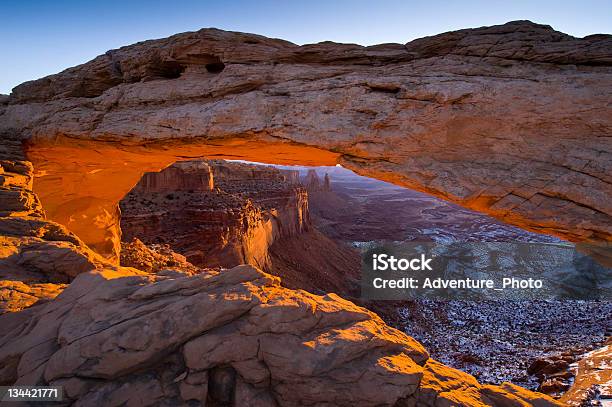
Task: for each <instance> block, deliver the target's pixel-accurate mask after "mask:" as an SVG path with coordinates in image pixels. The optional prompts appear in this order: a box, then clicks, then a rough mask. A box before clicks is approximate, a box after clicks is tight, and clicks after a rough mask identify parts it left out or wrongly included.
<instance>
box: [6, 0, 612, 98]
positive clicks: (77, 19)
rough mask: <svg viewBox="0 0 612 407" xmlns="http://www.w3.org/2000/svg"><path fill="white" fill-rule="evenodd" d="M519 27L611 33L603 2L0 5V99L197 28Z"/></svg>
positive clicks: (98, 0) (391, 35)
mask: <svg viewBox="0 0 612 407" xmlns="http://www.w3.org/2000/svg"><path fill="white" fill-rule="evenodd" d="M524 19H527V20H532V21H534V22H538V23H542V24H549V25H551V26H553V28H555V29H556V30H559V31H563V32H566V33H568V34H571V35H574V36H577V37H583V36H585V35H589V34H595V33H610V32H611V30H612V1H611V0H580V1H576V0H574V1H567V0H555V1H553V0H550V1H549V0H541V1H538V0H530V1H527V0H503V1H498V0H462V1H459V0H457V1H451V0H448V1H438V0H422V1H421V0H419V1H410V0H403V1H402V0H369V1H363V0H352V1H349V0H302V1H291V0H286V1H270V0H258V1H228V0H215V1H207V0H200V1H196V0H172V1H159V0H146V1H145V0H121V1H116V0H89V1H87V0H86V1H83V0H81V1H69V0H47V1H42V0H41V1H32V0H0V38H2V40H0V55H2V61H1V62H0V93H9V92H10V90H11V89H12V88H13V87H14V86H16V85H18V84H19V83H21V82H24V81H27V80H31V79H37V78H40V77H43V76H46V75H49V74H52V73H56V72H59V71H61V70H63V69H65V68H68V67H71V66H74V65H78V64H80V63H83V62H86V61H88V60H90V59H92V58H94V57H95V56H97V55H100V54H102V53H104V52H106V51H107V50H109V49H113V48H118V47H120V46H123V45H128V44H132V43H134V42H137V41H142V40H147V39H152V38H162V37H166V36H169V35H172V34H175V33H179V32H185V31H194V30H198V29H200V28H204V27H217V28H221V29H225V30H232V31H243V32H252V33H257V34H262V35H266V36H269V37H277V38H283V39H286V40H289V41H292V42H294V43H297V44H306V43H314V42H319V41H325V40H331V41H338V42H352V43H358V44H363V45H370V44H378V43H384V42H398V43H405V42H408V41H410V40H412V39H415V38H419V37H423V36H427V35H433V34H438V33H441V32H445V31H450V30H456V29H460V28H468V27H480V26H485V25H494V24H502V23H505V22H507V21H511V20H524Z"/></svg>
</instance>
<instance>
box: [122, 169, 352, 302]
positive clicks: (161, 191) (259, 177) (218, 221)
mask: <svg viewBox="0 0 612 407" xmlns="http://www.w3.org/2000/svg"><path fill="white" fill-rule="evenodd" d="M315 175H316V174H315ZM318 181H319V180H318V178H317V179H315V180H311V182H310V184H307V188H316V189H317V190H321V189H322V188H324V183H321V185H319V184H318V183H317V182H318ZM328 183H329V179H328ZM328 186H329V185H328ZM120 207H121V230H122V238H123V240H124V242H125V243H124V245H126V244H128V245H130V247H134V245H137V242H138V241H140V240H142V242H144V243H145V244H146V245H147V246H149V247H150V246H151V245H156V246H159V245H167V246H168V247H169V248H170V249H171V250H172V251H174V252H178V253H179V254H180V255H184V256H185V260H186V261H188V262H190V263H193V264H194V265H196V266H198V267H205V268H221V267H222V268H231V267H234V266H237V265H239V264H252V265H255V266H258V267H260V268H261V269H263V270H264V271H267V272H269V273H272V274H274V275H276V276H279V277H281V278H282V282H283V285H284V286H285V287H290V288H301V289H307V290H309V291H311V292H316V293H327V292H334V293H341V294H344V295H351V296H355V297H357V296H358V294H359V292H358V277H359V268H360V259H359V256H358V253H357V252H356V251H355V250H353V249H351V248H350V247H348V246H345V245H342V244H338V243H337V242H336V241H334V240H332V239H329V238H328V237H326V236H325V235H323V234H321V233H319V232H318V231H317V230H315V229H314V228H312V226H311V223H310V215H309V209H308V195H307V193H306V190H305V189H304V187H302V183H301V181H300V179H299V176H298V172H297V171H292V170H289V169H278V168H274V167H270V166H262V165H253V164H246V163H238V162H229V161H223V160H209V161H203V160H198V161H181V162H177V163H175V164H173V165H171V166H169V167H167V168H165V169H164V170H162V171H160V172H150V173H145V174H144V176H143V178H142V179H141V180H140V181H139V182H138V183H137V184H136V186H135V187H134V188H133V189H132V190H131V191H130V193H128V194H127V195H126V197H125V198H124V199H122V200H121V202H120ZM133 239H137V242H134V243H133V244H131V243H129V242H132V240H133ZM138 239H140V240H138ZM149 247H146V248H147V249H148V248H149ZM124 249H125V247H124ZM141 250H144V249H143V248H142V247H141ZM124 252H125V250H122V252H121V256H122V259H121V264H122V265H132V264H137V265H140V267H138V268H140V269H142V270H146V271H149V270H150V269H151V267H149V266H147V265H146V264H141V263H138V262H137V261H136V262H135V261H134V260H133V259H132V258H130V259H127V260H128V262H127V263H126V262H125V260H126V259H125V256H124ZM138 256H141V257H143V255H142V254H141V253H137V255H136V256H131V257H138ZM144 257H151V256H150V255H144ZM148 262H153V263H155V261H153V260H150V261H148ZM143 267H144V268H143Z"/></svg>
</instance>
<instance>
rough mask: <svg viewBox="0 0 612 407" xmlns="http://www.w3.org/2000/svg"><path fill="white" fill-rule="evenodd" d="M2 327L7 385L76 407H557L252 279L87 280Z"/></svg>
mask: <svg viewBox="0 0 612 407" xmlns="http://www.w3.org/2000/svg"><path fill="white" fill-rule="evenodd" d="M85 293H86V295H84V294H85ZM0 323H1V324H2V326H3V327H4V329H3V332H2V333H0V366H2V367H3V368H2V369H0V383H3V384H4V383H17V384H25V383H28V384H33V383H38V384H55V385H63V386H64V387H65V388H66V392H67V396H68V397H69V398H70V399H71V400H73V401H76V405H91V403H94V402H96V401H98V402H100V401H102V400H104V402H105V404H106V405H121V404H122V403H126V402H127V403H128V405H131V404H138V405H159V404H160V403H161V400H164V405H180V404H181V403H182V402H185V401H187V400H204V399H206V398H208V400H209V402H210V401H213V402H216V403H235V404H234V405H261V406H274V405H283V406H298V405H320V406H323V405H338V406H383V405H386V406H390V405H394V404H395V403H397V402H406V403H408V402H410V401H418V402H419V403H421V405H465V406H473V405H500V406H501V405H526V404H525V403H532V402H533V404H532V405H542V406H548V405H550V406H552V405H555V404H554V402H553V401H552V400H551V399H548V398H546V397H545V396H542V395H538V394H536V393H532V392H528V391H525V390H520V389H516V390H515V388H514V387H511V389H512V390H511V391H510V390H507V389H506V388H505V387H504V386H501V387H496V386H481V385H479V384H478V383H477V382H476V380H475V379H474V378H473V377H471V376H469V375H467V374H464V373H460V372H457V371H454V370H452V369H449V368H447V367H445V366H443V365H441V364H438V363H436V362H433V361H431V360H429V359H428V355H427V352H426V351H425V350H424V349H423V347H422V346H421V345H420V344H419V343H417V342H416V341H414V340H413V339H412V338H410V337H408V336H407V335H405V334H404V333H402V332H400V331H397V330H395V329H393V328H390V327H388V326H386V325H385V324H384V323H383V322H382V320H381V319H380V318H379V317H378V316H376V314H374V313H372V312H370V311H368V310H366V309H364V308H361V307H358V306H356V305H354V304H352V303H350V302H348V301H346V300H343V299H341V298H339V297H338V296H336V295H333V294H329V295H326V296H317V295H313V294H309V293H307V292H304V291H300V290H297V291H294V290H288V289H285V288H282V287H280V285H279V280H278V279H277V278H275V277H272V276H270V275H268V274H265V273H262V272H260V271H258V270H256V269H255V268H253V267H251V266H238V267H236V268H233V269H231V270H226V271H224V272H222V273H216V272H210V273H204V274H199V275H196V276H184V277H176V276H175V277H164V276H156V275H138V274H133V275H129V271H128V270H127V269H126V270H124V271H123V272H122V273H118V272H117V271H112V270H100V271H95V272H88V273H85V274H81V275H80V276H79V277H77V278H76V279H75V280H74V281H73V282H72V283H71V284H70V286H69V287H68V288H67V289H66V290H65V291H64V292H63V293H62V294H61V296H59V297H58V298H56V299H55V300H54V301H52V302H49V303H47V304H44V305H42V306H39V307H35V308H31V309H30V310H28V312H24V313H12V314H6V315H4V316H0ZM23 327H27V329H23ZM515 392H520V393H519V394H518V395H516V394H515ZM519 399H520V400H524V402H523V404H516V402H514V400H519ZM128 400H131V401H129V402H128ZM449 400H450V401H449ZM472 400H478V401H479V403H480V404H472ZM536 401H537V402H536ZM513 402H514V403H515V404H512V403H513ZM444 403H446V404H444ZM538 403H539V404H538ZM213 405H215V404H214V403H213ZM413 405H414V404H413Z"/></svg>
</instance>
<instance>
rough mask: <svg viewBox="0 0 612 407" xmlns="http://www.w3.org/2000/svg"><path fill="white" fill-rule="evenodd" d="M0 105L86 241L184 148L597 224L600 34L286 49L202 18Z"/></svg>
mask: <svg viewBox="0 0 612 407" xmlns="http://www.w3.org/2000/svg"><path fill="white" fill-rule="evenodd" d="M211 61H216V62H214V63H215V64H222V65H223V68H220V69H214V70H211V69H209V68H207V65H210V64H211ZM219 61H220V62H219ZM219 66H220V65H219ZM1 103H2V105H0V118H1V119H0V132H1V134H2V151H1V154H2V156H3V157H4V158H13V159H14V158H19V157H21V158H23V156H22V154H23V151H24V147H25V153H26V155H27V157H28V159H29V160H31V161H32V162H33V163H34V167H35V174H36V175H37V176H38V178H37V179H36V181H35V183H34V188H35V192H37V193H38V195H39V196H40V197H41V200H42V202H43V206H44V207H45V208H46V209H47V212H48V216H49V217H50V218H51V219H54V220H58V221H60V223H68V224H69V225H68V226H69V227H71V225H70V223H71V222H72V223H73V225H72V226H74V227H71V228H72V229H73V230H74V231H75V232H76V233H77V235H80V236H81V237H82V238H83V239H84V240H85V241H86V243H90V244H91V245H92V246H94V247H98V248H99V249H100V251H102V252H104V251H107V252H108V251H109V250H110V251H112V234H113V233H116V231H113V227H114V226H113V224H114V223H113V222H114V221H113V220H112V219H113V216H114V215H113V212H112V211H113V210H114V208H115V207H116V203H117V202H118V200H119V199H121V197H122V196H123V195H124V194H125V193H126V192H128V191H129V189H130V188H131V187H132V186H133V185H134V184H135V183H136V182H137V180H138V178H139V177H140V175H141V174H142V173H143V172H144V171H151V170H159V169H161V168H163V167H165V166H166V165H168V164H170V163H171V162H172V161H174V160H176V159H185V158H191V157H199V156H204V157H229V158H241V159H249V160H255V161H263V162H272V163H282V164H287V163H289V164H291V163H293V164H306V165H333V164H335V163H340V164H342V165H343V166H346V167H347V168H349V169H352V170H354V171H356V172H357V173H359V174H363V175H368V176H372V177H376V178H379V179H383V180H387V181H391V182H394V183H396V184H400V185H404V186H407V187H409V188H413V189H416V190H419V191H424V192H427V193H430V194H433V195H436V196H439V197H442V198H444V199H447V200H450V201H453V202H456V203H458V204H460V205H463V206H465V207H468V208H472V209H475V210H479V211H482V212H485V213H488V214H491V215H492V216H495V217H497V218H499V219H502V220H504V221H506V222H508V223H512V224H515V225H518V226H521V227H524V228H527V229H530V230H534V231H539V232H543V233H549V234H553V235H557V236H560V237H562V238H565V239H568V240H572V241H584V240H588V241H609V240H611V237H612V200H611V199H610V196H612V171H611V169H612V137H611V134H612V132H611V129H612V39H611V37H610V36H605V35H597V36H591V37H586V38H584V39H576V38H573V37H570V36H567V35H565V34H562V33H559V32H556V31H554V30H552V29H551V28H550V27H548V26H542V25H536V24H533V23H530V22H514V23H508V24H506V25H503V26H495V27H488V28H481V29H472V30H462V31H457V32H452V33H446V34H440V35H438V36H434V37H428V38H424V39H420V40H416V41H413V42H411V43H408V44H406V45H401V44H383V45H378V46H371V47H362V46H358V45H351V44H336V43H320V44H315V45H306V46H297V45H295V44H292V43H289V42H286V41H282V40H276V39H269V38H265V37H261V36H257V35H252V34H242V33H232V32H224V31H220V30H214V29H205V30H201V31H198V32H194V33H185V34H178V35H175V36H173V37H169V38H166V39H161V40H152V41H146V42H142V43H138V44H135V45H132V46H128V47H123V48H121V49H118V50H113V51H109V52H107V53H106V54H104V55H101V56H100V57H97V58H96V59H94V60H92V61H90V62H88V63H86V64H83V65H80V66H77V67H74V68H70V69H68V70H66V71H64V72H61V73H59V74H56V75H52V76H50V77H46V78H43V79H39V80H36V81H32V82H27V83H24V84H22V85H20V86H18V87H17V88H15V89H14V91H13V93H12V94H11V96H9V97H5V98H4V99H2V101H1ZM92 208H93V209H92ZM66 211H69V212H70V214H68V213H67V212H66ZM92 211H93V212H92ZM104 211H106V212H107V213H105V212H104ZM70 219H72V220H70ZM79 219H87V225H88V226H87V227H88V228H90V229H91V219H96V222H98V224H97V225H98V226H96V227H97V228H98V229H99V230H103V231H104V232H103V233H104V236H105V237H104V238H101V237H100V235H99V233H98V234H97V235H96V233H97V232H96V233H94V232H92V233H93V235H96V236H93V235H92V236H91V237H90V236H88V234H87V232H84V230H85V229H84V228H83V227H79V226H78V225H77V224H78V223H80V220H79ZM109 219H110V220H109ZM108 239H111V240H110V241H109V240H108ZM109 245H110V246H109Z"/></svg>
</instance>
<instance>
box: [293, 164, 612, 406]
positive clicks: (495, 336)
mask: <svg viewBox="0 0 612 407" xmlns="http://www.w3.org/2000/svg"><path fill="white" fill-rule="evenodd" d="M294 168H296V169H298V170H299V171H300V173H301V174H302V177H303V179H304V180H313V179H318V180H319V181H318V183H317V182H314V186H313V188H309V207H310V212H311V219H312V222H313V225H314V227H316V228H318V229H320V230H322V231H323V232H324V233H326V234H328V235H330V236H332V237H334V239H336V240H340V241H344V242H347V243H349V244H351V243H352V244H354V245H356V246H358V247H361V246H363V245H364V244H366V243H368V241H367V240H366V239H373V240H391V241H401V240H404V241H413V240H417V241H435V242H439V243H448V242H460V241H463V242H486V241H489V242H531V243H540V242H541V243H556V244H558V243H560V241H559V239H556V238H554V237H551V236H546V235H539V234H535V233H529V232H526V231H524V230H521V229H519V228H516V227H512V226H510V225H505V224H502V223H500V222H498V221H496V220H495V219H493V218H490V217H488V216H486V215H483V214H480V213H475V212H472V211H469V210H466V209H463V208H460V207H458V206H456V205H453V204H450V203H447V202H444V201H441V200H439V199H436V198H433V197H431V196H427V195H424V194H421V193H418V192H414V191H410V190H407V189H405V188H400V187H397V186H395V185H391V184H387V183H385V182H382V181H378V180H373V179H370V178H366V177H361V176H358V175H356V174H354V173H352V172H351V171H348V170H346V169H344V168H340V167H321V168H314V169H313V168H310V167H294ZM313 173H314V174H313ZM322 174H328V177H329V174H331V183H332V185H333V187H331V188H330V190H322V189H321V188H320V185H321V182H320V179H321V178H322V177H321V175H322ZM315 175H316V177H315ZM544 258H545V256H544V253H542V257H541V259H540V260H542V259H544ZM535 268H536V267H534V269H535ZM511 304H512V306H508V303H507V302H506V301H478V302H470V301H435V300H417V301H411V302H398V301H396V302H384V303H378V302H369V303H367V306H368V307H369V308H370V309H375V310H376V311H377V312H379V313H380V315H381V316H382V317H383V318H384V319H385V320H386V321H388V323H390V324H392V325H393V326H395V327H397V328H399V329H402V330H404V331H405V332H406V333H408V334H409V335H411V336H413V337H415V338H416V339H418V340H419V341H420V342H421V343H423V344H424V345H425V346H426V348H427V349H428V350H429V351H430V352H431V353H432V355H433V356H434V357H435V358H436V359H438V360H441V361H443V362H444V363H446V364H448V365H449V366H452V367H455V368H458V369H461V370H463V371H467V372H469V373H470V374H473V375H474V376H475V377H477V378H478V380H479V381H482V382H486V383H500V382H503V381H510V382H512V383H515V384H518V385H521V386H524V387H527V388H530V389H533V390H536V389H538V390H540V391H543V392H546V393H547V394H551V395H554V396H557V397H558V396H560V395H561V394H563V393H564V392H565V391H566V390H567V389H568V388H569V387H570V385H571V383H572V382H573V380H574V374H575V373H576V371H575V369H574V370H572V369H570V364H572V363H574V362H576V361H577V360H579V359H580V358H582V356H583V355H584V354H585V353H586V352H587V351H590V350H592V349H596V348H598V347H601V346H603V344H604V342H605V341H606V340H609V338H610V335H611V334H612V304H611V303H610V302H609V301H513V302H512V303H511ZM398 316H399V318H398ZM603 353H605V352H603ZM606 354H607V355H608V356H610V354H609V352H607V353H606ZM606 380H607V379H606ZM606 380H601V381H599V383H605V381H606ZM606 391H607V390H603V389H602V390H601V391H600V393H605V392H606ZM590 393H591V394H594V391H591V392H590ZM606 394H607V393H606ZM572 397H573V396H572V394H571V393H569V394H568V396H567V397H566V398H572Z"/></svg>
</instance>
